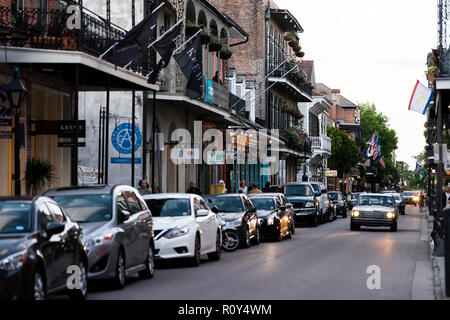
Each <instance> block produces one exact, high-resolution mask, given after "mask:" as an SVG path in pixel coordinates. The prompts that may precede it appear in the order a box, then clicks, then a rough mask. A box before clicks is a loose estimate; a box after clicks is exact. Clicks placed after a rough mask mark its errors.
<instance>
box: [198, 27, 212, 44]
mask: <svg viewBox="0 0 450 320" xmlns="http://www.w3.org/2000/svg"><path fill="white" fill-rule="evenodd" d="M200 41H201V43H202V44H209V43H210V42H211V31H210V30H209V29H202V30H201V31H200Z"/></svg>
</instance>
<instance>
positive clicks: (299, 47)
mask: <svg viewBox="0 0 450 320" xmlns="http://www.w3.org/2000/svg"><path fill="white" fill-rule="evenodd" d="M292 49H293V50H294V52H295V53H297V52H300V51H302V47H301V46H300V44H298V43H297V45H296V46H295V47H293V48H292Z"/></svg>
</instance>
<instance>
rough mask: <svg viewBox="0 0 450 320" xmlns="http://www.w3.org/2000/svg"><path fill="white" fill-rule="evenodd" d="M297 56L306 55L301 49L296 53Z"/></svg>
mask: <svg viewBox="0 0 450 320" xmlns="http://www.w3.org/2000/svg"><path fill="white" fill-rule="evenodd" d="M296 56H297V57H299V58H303V57H304V56H305V53H304V52H303V51H300V52H299V53H298V54H296Z"/></svg>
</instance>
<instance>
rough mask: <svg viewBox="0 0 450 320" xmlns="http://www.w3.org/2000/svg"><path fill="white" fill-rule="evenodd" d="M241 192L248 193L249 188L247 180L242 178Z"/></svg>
mask: <svg viewBox="0 0 450 320" xmlns="http://www.w3.org/2000/svg"><path fill="white" fill-rule="evenodd" d="M239 193H243V194H248V188H247V186H246V185H245V180H242V181H241V183H240V185H239Z"/></svg>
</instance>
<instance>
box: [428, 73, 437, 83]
mask: <svg viewBox="0 0 450 320" xmlns="http://www.w3.org/2000/svg"><path fill="white" fill-rule="evenodd" d="M437 77H439V73H438V71H437V70H433V71H430V72H429V73H428V76H427V78H428V81H430V82H431V83H434V80H435V79H436V78H437Z"/></svg>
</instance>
